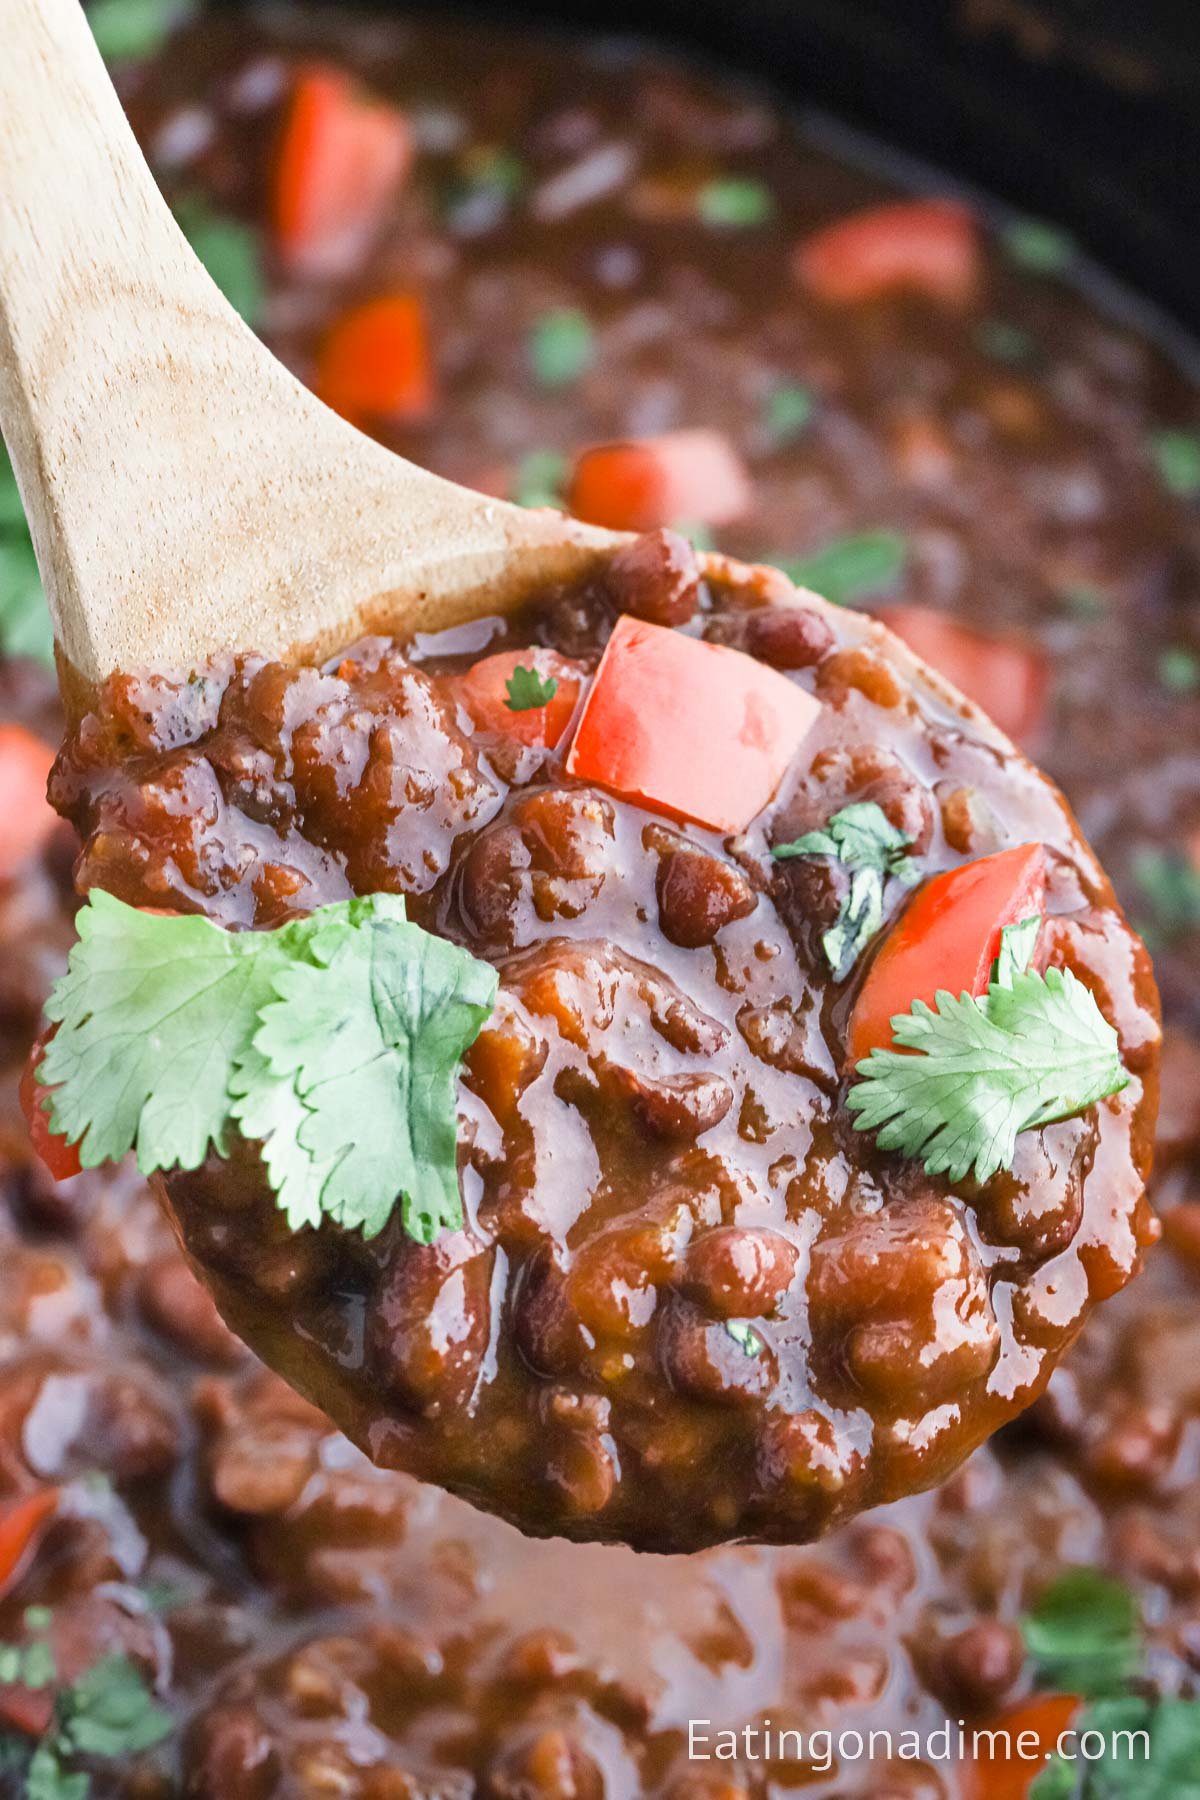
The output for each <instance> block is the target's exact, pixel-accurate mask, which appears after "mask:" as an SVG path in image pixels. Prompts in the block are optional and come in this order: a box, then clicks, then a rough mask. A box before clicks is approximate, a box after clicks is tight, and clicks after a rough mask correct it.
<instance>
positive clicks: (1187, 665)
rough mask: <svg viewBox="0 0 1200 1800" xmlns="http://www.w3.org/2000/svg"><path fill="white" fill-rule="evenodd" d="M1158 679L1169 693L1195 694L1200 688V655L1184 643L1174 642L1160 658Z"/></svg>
mask: <svg viewBox="0 0 1200 1800" xmlns="http://www.w3.org/2000/svg"><path fill="white" fill-rule="evenodd" d="M1158 679H1159V683H1160V685H1161V686H1162V687H1164V688H1166V690H1167V692H1168V693H1169V694H1194V693H1196V692H1197V690H1200V656H1197V655H1196V653H1195V651H1194V650H1188V649H1186V648H1185V647H1184V646H1183V645H1182V644H1173V645H1172V646H1171V647H1170V649H1167V650H1164V651H1163V653H1162V655H1161V656H1160V657H1159V659H1158Z"/></svg>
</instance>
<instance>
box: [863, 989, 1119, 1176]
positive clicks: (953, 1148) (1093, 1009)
mask: <svg viewBox="0 0 1200 1800" xmlns="http://www.w3.org/2000/svg"><path fill="white" fill-rule="evenodd" d="M892 1031H893V1033H894V1036H895V1040H896V1044H897V1045H898V1046H899V1048H898V1049H895V1050H884V1049H875V1050H872V1052H871V1054H870V1056H868V1057H866V1058H865V1059H864V1060H863V1061H862V1062H860V1063H859V1064H858V1072H859V1074H860V1075H861V1076H862V1077H863V1079H862V1080H861V1081H859V1082H857V1083H856V1084H855V1085H854V1086H853V1087H852V1088H851V1090H850V1092H849V1095H848V1096H847V1100H846V1104H847V1106H848V1107H849V1109H850V1111H851V1112H853V1113H856V1114H858V1117H857V1119H856V1121H855V1126H856V1129H857V1130H859V1131H877V1132H878V1133H879V1137H878V1142H879V1146H880V1148H881V1149H883V1150H898V1151H899V1152H900V1154H901V1155H902V1156H915V1157H919V1158H921V1160H922V1161H923V1163H924V1165H925V1169H926V1171H927V1173H928V1174H930V1175H943V1174H945V1175H949V1177H950V1179H951V1181H962V1180H963V1179H964V1178H965V1177H966V1176H967V1175H968V1174H969V1173H970V1172H971V1170H972V1167H973V1168H974V1173H975V1178H976V1180H977V1181H980V1182H984V1181H990V1179H991V1177H992V1176H993V1175H994V1174H995V1173H996V1171H997V1169H1010V1168H1011V1167H1012V1163H1013V1157H1014V1155H1015V1153H1016V1139H1017V1134H1018V1132H1021V1131H1029V1130H1033V1129H1035V1128H1036V1127H1038V1126H1041V1125H1049V1124H1051V1123H1052V1122H1053V1121H1054V1120H1055V1119H1067V1118H1070V1117H1072V1116H1073V1115H1074V1114H1075V1113H1079V1112H1083V1111H1084V1109H1085V1108H1087V1107H1089V1106H1093V1105H1094V1104H1095V1103H1096V1101H1098V1100H1102V1099H1103V1098H1104V1097H1105V1096H1106V1095H1107V1094H1115V1093H1118V1092H1119V1091H1120V1090H1121V1089H1122V1088H1123V1087H1125V1085H1126V1084H1127V1082H1128V1080H1129V1077H1128V1075H1127V1074H1126V1073H1125V1070H1124V1068H1123V1067H1122V1065H1121V1058H1120V1051H1119V1046H1118V1042H1117V1034H1116V1032H1115V1031H1114V1030H1113V1028H1112V1026H1111V1025H1110V1024H1109V1023H1108V1021H1107V1019H1106V1018H1105V1017H1104V1015H1103V1013H1102V1012H1101V1011H1100V1008H1099V1007H1098V1006H1097V1004H1096V1000H1095V997H1094V996H1093V994H1092V993H1091V991H1090V989H1088V988H1086V987H1084V985H1083V983H1082V982H1081V981H1079V980H1078V979H1077V978H1076V977H1075V976H1074V975H1073V974H1072V973H1071V971H1070V970H1069V969H1048V970H1047V971H1046V973H1045V975H1039V974H1037V973H1035V972H1031V971H1025V972H1016V973H1013V975H1012V979H1011V981H1010V982H1009V983H1004V982H1001V981H998V980H995V979H993V981H992V982H991V985H990V986H989V988H988V991H987V993H986V994H985V995H984V996H983V998H982V999H978V1000H977V999H973V998H972V996H971V995H970V994H960V995H959V996H958V997H957V999H956V998H955V996H954V995H953V994H950V993H947V992H946V991H945V990H943V991H941V992H940V993H939V994H938V995H937V999H936V1005H935V1006H934V1007H931V1006H928V1005H927V1004H926V1003H925V1001H923V1000H914V1001H913V1004H912V1010H911V1011H910V1012H907V1013H898V1014H897V1015H896V1016H895V1017H894V1018H893V1019H892ZM911 1050H916V1051H919V1052H920V1055H917V1056H908V1055H905V1054H904V1052H905V1051H911Z"/></svg>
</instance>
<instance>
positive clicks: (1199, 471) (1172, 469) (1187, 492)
mask: <svg viewBox="0 0 1200 1800" xmlns="http://www.w3.org/2000/svg"><path fill="white" fill-rule="evenodd" d="M1150 454H1151V456H1152V457H1153V458H1154V466H1155V468H1156V469H1157V470H1158V474H1159V479H1160V480H1161V482H1162V484H1163V486H1164V487H1165V488H1166V490H1167V492H1168V493H1169V494H1174V496H1175V498H1176V499H1177V500H1194V499H1196V497H1197V495H1200V431H1156V432H1155V433H1154V434H1153V436H1152V437H1151V439H1150Z"/></svg>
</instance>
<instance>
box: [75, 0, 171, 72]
mask: <svg viewBox="0 0 1200 1800" xmlns="http://www.w3.org/2000/svg"><path fill="white" fill-rule="evenodd" d="M179 10H180V9H179V6H178V4H177V0H92V4H91V5H90V6H89V7H88V11H87V17H88V24H89V25H90V26H91V28H92V36H93V37H94V38H95V40H96V48H97V49H98V50H99V52H100V54H101V56H102V57H103V58H104V60H105V62H124V61H126V60H128V59H129V58H132V57H136V56H152V55H153V54H154V52H155V51H156V50H161V48H162V46H163V45H164V44H165V43H166V41H167V37H168V35H169V34H170V30H171V27H172V25H173V24H174V23H175V20H176V18H177V16H178V14H179Z"/></svg>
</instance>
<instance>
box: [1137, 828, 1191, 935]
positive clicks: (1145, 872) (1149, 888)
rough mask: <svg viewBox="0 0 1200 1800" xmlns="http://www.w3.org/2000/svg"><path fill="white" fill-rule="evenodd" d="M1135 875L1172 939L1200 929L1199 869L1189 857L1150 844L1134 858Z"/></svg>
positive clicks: (1161, 928) (1156, 919)
mask: <svg viewBox="0 0 1200 1800" xmlns="http://www.w3.org/2000/svg"><path fill="white" fill-rule="evenodd" d="M1133 877H1134V880H1135V881H1136V882H1137V884H1138V886H1139V887H1140V888H1141V890H1142V892H1143V893H1144V894H1145V896H1146V898H1147V900H1148V901H1149V902H1150V907H1151V910H1152V912H1153V915H1154V924H1155V926H1156V927H1157V928H1158V930H1159V931H1161V932H1163V933H1165V934H1166V936H1167V937H1169V938H1173V937H1183V936H1185V935H1186V934H1187V933H1188V932H1189V931H1195V930H1197V929H1200V869H1197V867H1196V865H1195V863H1193V862H1192V860H1191V858H1190V857H1188V856H1185V855H1184V854H1183V853H1182V852H1181V851H1178V850H1159V849H1151V848H1149V847H1147V848H1145V849H1142V850H1139V851H1138V853H1137V855H1136V856H1135V857H1134V859H1133Z"/></svg>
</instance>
